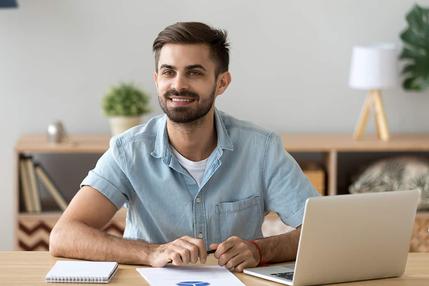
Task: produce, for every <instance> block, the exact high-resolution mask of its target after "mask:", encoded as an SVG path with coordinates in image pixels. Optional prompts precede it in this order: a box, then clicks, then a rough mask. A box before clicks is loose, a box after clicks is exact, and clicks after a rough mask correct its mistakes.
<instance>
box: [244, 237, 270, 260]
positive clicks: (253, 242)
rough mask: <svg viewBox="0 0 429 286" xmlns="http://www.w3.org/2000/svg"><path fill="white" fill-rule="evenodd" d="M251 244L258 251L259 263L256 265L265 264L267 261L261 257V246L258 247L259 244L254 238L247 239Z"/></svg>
mask: <svg viewBox="0 0 429 286" xmlns="http://www.w3.org/2000/svg"><path fill="white" fill-rule="evenodd" d="M248 241H249V242H250V243H251V244H253V245H254V246H255V247H256V249H257V250H258V253H259V263H258V266H265V265H267V263H266V262H265V261H264V260H263V259H262V251H261V248H260V247H259V245H258V244H257V243H256V242H255V241H254V240H248Z"/></svg>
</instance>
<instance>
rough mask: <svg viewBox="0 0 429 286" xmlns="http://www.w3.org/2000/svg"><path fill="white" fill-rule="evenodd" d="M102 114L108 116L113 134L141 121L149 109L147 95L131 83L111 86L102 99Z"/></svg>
mask: <svg viewBox="0 0 429 286" xmlns="http://www.w3.org/2000/svg"><path fill="white" fill-rule="evenodd" d="M102 108H103V111H104V114H105V115H106V116H107V117H109V121H110V127H111V131H112V134H113V135H117V134H120V133H122V132H124V131H125V130H127V129H129V128H131V127H133V126H136V125H138V124H140V123H141V119H142V116H143V115H144V114H146V113H148V112H149V111H150V109H149V96H148V95H147V94H146V93H145V92H144V91H142V90H141V89H139V88H137V87H136V86H135V85H134V84H132V83H121V84H119V85H117V86H113V87H112V88H111V89H110V90H109V92H108V93H107V94H106V95H105V96H104V98H103V100H102Z"/></svg>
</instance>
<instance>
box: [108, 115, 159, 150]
mask: <svg viewBox="0 0 429 286" xmlns="http://www.w3.org/2000/svg"><path fill="white" fill-rule="evenodd" d="M163 128H165V117H164V115H162V114H161V115H157V116H154V117H152V118H150V119H149V120H148V121H147V122H145V123H143V124H140V125H137V126H134V127H132V128H130V129H128V130H127V131H125V132H123V133H121V134H119V135H116V136H114V137H112V139H111V142H110V146H111V147H118V148H121V147H125V146H127V145H131V144H134V143H142V144H144V145H151V146H153V144H154V141H155V139H156V136H157V134H158V133H159V131H160V129H163Z"/></svg>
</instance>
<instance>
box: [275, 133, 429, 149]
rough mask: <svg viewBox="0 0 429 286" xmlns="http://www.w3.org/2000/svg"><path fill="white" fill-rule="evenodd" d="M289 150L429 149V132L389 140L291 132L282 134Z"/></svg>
mask: <svg viewBox="0 0 429 286" xmlns="http://www.w3.org/2000/svg"><path fill="white" fill-rule="evenodd" d="M282 139H283V142H284V145H285V148H286V150H287V151H288V152H330V151H336V152H400V151H429V134H393V135H392V136H391V139H390V140H389V141H387V142H384V141H381V140H378V139H377V138H375V137H371V136H369V137H366V138H363V139H362V140H354V139H353V138H352V134H351V133H350V134H338V133H335V134H317V133H316V134H305V133H301V134H300V133H295V134H294V133H290V134H285V135H283V136H282Z"/></svg>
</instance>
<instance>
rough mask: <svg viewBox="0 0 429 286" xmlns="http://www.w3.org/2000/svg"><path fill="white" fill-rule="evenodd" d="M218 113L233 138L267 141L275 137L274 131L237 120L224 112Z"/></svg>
mask: <svg viewBox="0 0 429 286" xmlns="http://www.w3.org/2000/svg"><path fill="white" fill-rule="evenodd" d="M218 112H219V115H220V117H221V118H222V121H223V124H224V126H225V129H226V130H227V132H228V134H229V135H230V136H231V137H232V138H234V137H239V138H242V137H247V138H249V137H252V138H255V139H260V140H267V139H269V138H271V137H272V136H275V133H274V132H273V131H271V130H268V129H266V128H263V127H261V126H258V125H256V124H255V123H253V122H250V121H246V120H242V119H238V118H235V117H233V116H231V115H229V114H227V113H225V112H222V111H218Z"/></svg>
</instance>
